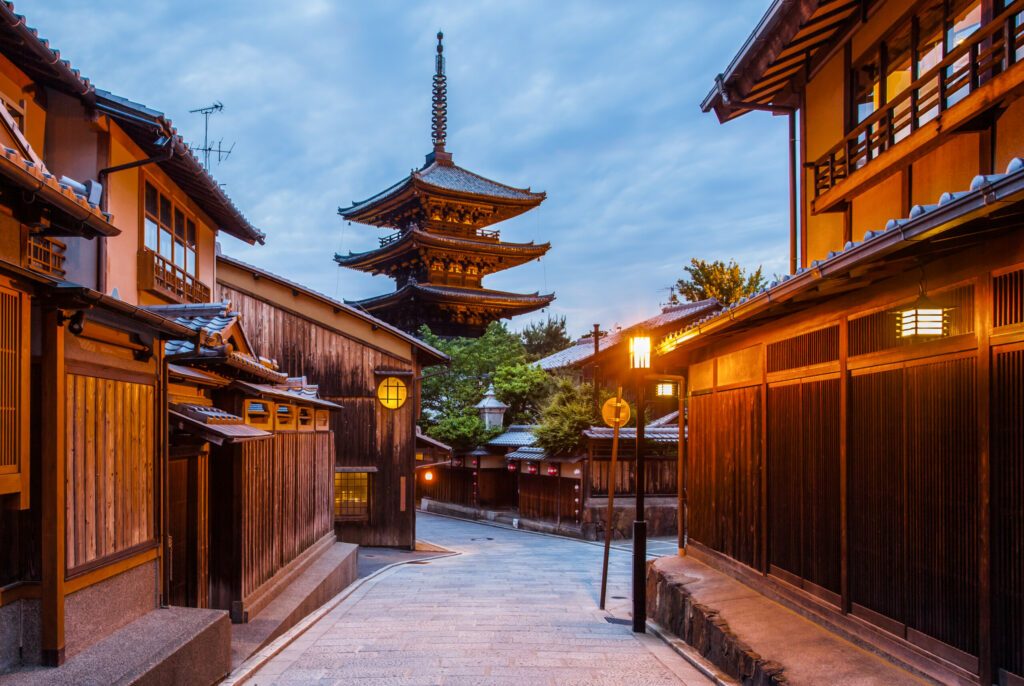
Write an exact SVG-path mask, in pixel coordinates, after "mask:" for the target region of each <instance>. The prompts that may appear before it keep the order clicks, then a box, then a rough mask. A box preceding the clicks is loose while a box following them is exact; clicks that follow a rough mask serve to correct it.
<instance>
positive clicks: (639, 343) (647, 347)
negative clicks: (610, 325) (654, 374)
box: [629, 336, 651, 369]
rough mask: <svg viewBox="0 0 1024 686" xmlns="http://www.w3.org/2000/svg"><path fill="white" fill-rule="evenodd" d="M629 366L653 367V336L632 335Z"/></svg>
mask: <svg viewBox="0 0 1024 686" xmlns="http://www.w3.org/2000/svg"><path fill="white" fill-rule="evenodd" d="M629 368H630V369H650V368H651V337H650V336H631V337H630V339H629Z"/></svg>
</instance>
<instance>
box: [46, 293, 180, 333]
mask: <svg viewBox="0 0 1024 686" xmlns="http://www.w3.org/2000/svg"><path fill="white" fill-rule="evenodd" d="M51 288H52V290H50V291H47V292H46V293H45V294H44V295H43V296H42V298H43V299H45V300H47V301H48V302H49V303H51V304H53V305H57V306H59V307H61V308H63V309H68V310H75V309H88V308H97V309H98V310H99V311H101V312H108V313H109V314H110V316H111V317H113V318H114V319H113V320H112V321H111V322H110V323H111V324H113V325H117V324H118V323H119V322H120V323H123V324H124V325H126V328H131V325H132V323H135V325H136V326H138V325H142V326H145V327H146V328H148V329H150V330H151V331H153V333H155V334H157V335H158V336H159V337H160V338H163V339H168V338H171V337H175V338H194V337H195V335H196V334H195V332H194V331H192V330H191V329H189V328H188V327H186V326H182V325H181V324H178V323H177V322H175V321H173V320H171V319H168V318H166V317H163V316H161V315H159V314H157V313H155V312H150V311H149V310H147V309H146V308H144V307H138V306H136V305H131V304H129V303H126V302H124V301H122V300H118V299H117V298H114V297H113V296H110V295H106V294H104V293H100V292H99V291H94V290H93V289H91V288H87V287H85V286H80V285H78V284H76V283H69V282H66V281H65V282H59V283H54V284H52V287H51Z"/></svg>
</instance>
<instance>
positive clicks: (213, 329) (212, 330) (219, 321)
mask: <svg viewBox="0 0 1024 686" xmlns="http://www.w3.org/2000/svg"><path fill="white" fill-rule="evenodd" d="M228 308H229V304H228V303H223V302H218V303H196V304H190V305H151V306H149V307H147V308H146V309H147V310H150V311H151V312H155V313H157V314H159V315H161V316H164V317H167V318H168V319H171V320H173V321H175V322H177V323H178V324H181V325H182V326H187V327H188V328H190V329H192V330H193V331H195V332H196V333H198V334H201V335H202V341H203V344H204V345H205V344H207V343H208V342H209V340H210V339H211V338H215V337H217V336H219V335H220V334H221V333H222V332H223V331H224V330H225V329H226V328H228V327H229V326H230V325H231V324H234V323H235V322H236V321H237V320H238V313H237V312H230V311H229V310H228ZM195 349H196V347H195V344H194V343H193V342H192V341H182V340H178V341H167V347H166V349H165V353H166V354H167V355H183V354H186V353H191V352H195Z"/></svg>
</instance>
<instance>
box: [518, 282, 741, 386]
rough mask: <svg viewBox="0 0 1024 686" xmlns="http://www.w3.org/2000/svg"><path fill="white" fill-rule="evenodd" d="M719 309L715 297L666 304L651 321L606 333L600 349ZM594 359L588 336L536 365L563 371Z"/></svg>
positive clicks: (591, 340) (592, 346)
mask: <svg viewBox="0 0 1024 686" xmlns="http://www.w3.org/2000/svg"><path fill="white" fill-rule="evenodd" d="M719 307H721V306H720V305H719V304H718V301H717V300H715V299H714V298H711V299H708V300H699V301H697V302H689V303H679V304H677V305H667V306H665V307H663V308H662V309H661V312H660V313H659V314H656V315H654V316H653V317H650V318H649V319H645V320H644V321H642V322H639V323H637V324H633V325H632V326H629V327H628V328H625V329H620V330H618V331H611V332H609V333H607V334H605V335H604V336H602V337H601V338H600V340H599V342H598V346H599V350H600V351H601V352H603V351H605V350H607V349H609V348H611V347H613V346H615V345H617V344H619V343H621V342H624V341H626V340H627V339H628V337H629V333H630V332H631V331H635V330H639V329H646V330H650V331H656V330H657V329H661V328H664V327H666V326H671V325H672V324H675V323H677V322H680V321H683V320H686V319H688V318H691V317H695V316H697V315H699V314H700V313H702V312H707V311H709V310H713V309H716V308H719ZM593 356H594V339H593V337H590V336H588V337H584V338H580V339H579V340H577V341H576V342H575V343H574V344H573V345H572V346H570V347H568V348H566V349H565V350H560V351H558V352H557V353H552V354H551V355H548V356H547V357H545V358H542V359H540V360H538V361H537V362H536V363H535V364H537V365H538V366H540V368H541V369H547V370H553V369H564V368H566V367H572V366H574V365H578V364H583V363H585V362H587V361H589V360H590V359H591V358H592V357H593Z"/></svg>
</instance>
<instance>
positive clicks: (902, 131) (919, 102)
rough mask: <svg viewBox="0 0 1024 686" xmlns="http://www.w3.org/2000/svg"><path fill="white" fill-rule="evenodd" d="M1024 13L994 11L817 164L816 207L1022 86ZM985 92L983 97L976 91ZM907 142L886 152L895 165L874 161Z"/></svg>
mask: <svg viewBox="0 0 1024 686" xmlns="http://www.w3.org/2000/svg"><path fill="white" fill-rule="evenodd" d="M1022 18H1024V12H1022V10H1021V8H1020V7H1018V6H1016V5H1014V6H1013V7H1012V8H1010V9H1008V10H1006V11H1004V12H1003V13H1002V14H1000V15H998V16H997V17H995V18H994V19H993V20H992V21H991V22H989V23H988V24H986V25H985V26H983V27H981V28H980V29H978V30H977V31H976V32H974V33H973V34H971V35H970V36H969V37H968V38H967V39H966V40H964V41H963V42H962V43H961V44H960V45H958V46H956V48H954V49H953V50H951V51H950V52H949V54H948V55H946V57H945V58H943V59H942V61H941V62H939V63H938V64H936V65H935V66H934V67H933V68H931V69H929V70H928V71H927V72H925V73H924V74H922V75H921V76H920V77H919V78H918V79H917V80H915V81H914V82H913V83H911V84H910V85H909V86H908V87H907V88H905V89H904V90H903V91H902V92H901V93H900V94H899V95H896V96H895V97H893V98H892V99H891V100H890V101H889V102H887V103H886V104H885V105H884V106H882V107H881V108H880V109H878V110H877V111H875V112H874V113H872V114H871V116H869V117H868V118H867V119H865V120H864V121H863V122H861V123H860V124H858V125H857V126H856V127H855V128H854V129H853V130H851V131H850V132H849V133H848V134H847V135H846V137H845V138H844V139H843V140H842V141H840V142H839V144H838V145H836V146H835V147H834V148H832V149H831V150H829V151H828V152H827V153H826V154H825V155H823V156H822V157H821V158H820V159H818V160H817V161H815V162H814V163H812V164H811V166H812V167H813V169H814V197H815V203H814V210H815V211H816V212H820V211H825V210H828V209H831V208H832V207H834V206H835V205H836V204H837V203H838V202H840V201H842V200H844V199H846V197H847V196H848V195H849V194H850V193H851V192H852V191H853V190H854V188H855V187H857V186H861V185H863V183H862V182H863V181H866V180H867V178H868V177H880V176H881V175H883V174H884V173H886V172H888V171H890V170H891V169H892V167H893V165H894V163H896V162H899V161H901V160H902V159H905V158H906V157H907V156H909V155H911V154H912V153H919V152H920V153H923V152H924V150H923V148H924V147H925V145H926V144H928V143H930V142H932V141H934V140H935V139H936V136H937V134H938V133H939V131H949V130H955V129H957V128H963V127H965V126H966V125H967V124H969V123H970V122H971V120H972V118H975V117H977V115H978V114H980V113H981V112H982V111H984V110H987V109H988V108H989V107H991V106H992V105H994V104H995V103H996V102H998V100H999V99H1001V98H1003V97H1004V96H1006V95H1007V94H1008V93H1010V92H1011V91H1012V90H1014V89H1015V88H1017V87H1019V86H1020V85H1021V83H1022V82H1024V70H1020V69H1014V67H1015V65H1017V64H1018V62H1019V61H1021V60H1022V59H1024V20H1022ZM983 90H984V91H987V92H986V93H985V95H984V97H972V96H975V95H976V94H977V95H979V96H980V95H981V91H983ZM926 131H927V132H926ZM901 143H902V144H903V145H902V146H901V148H902V150H903V152H905V154H904V155H886V156H885V159H888V160H889V163H882V162H881V161H879V162H878V163H876V164H872V162H874V161H875V160H876V159H877V158H879V157H880V156H882V154H883V153H885V152H887V151H889V150H891V149H892V148H894V147H895V146H897V145H898V144H901ZM862 169H863V170H865V171H864V172H861V171H860V170H862ZM869 171H870V172H871V173H868V172H869ZM855 179H860V180H861V181H855Z"/></svg>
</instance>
